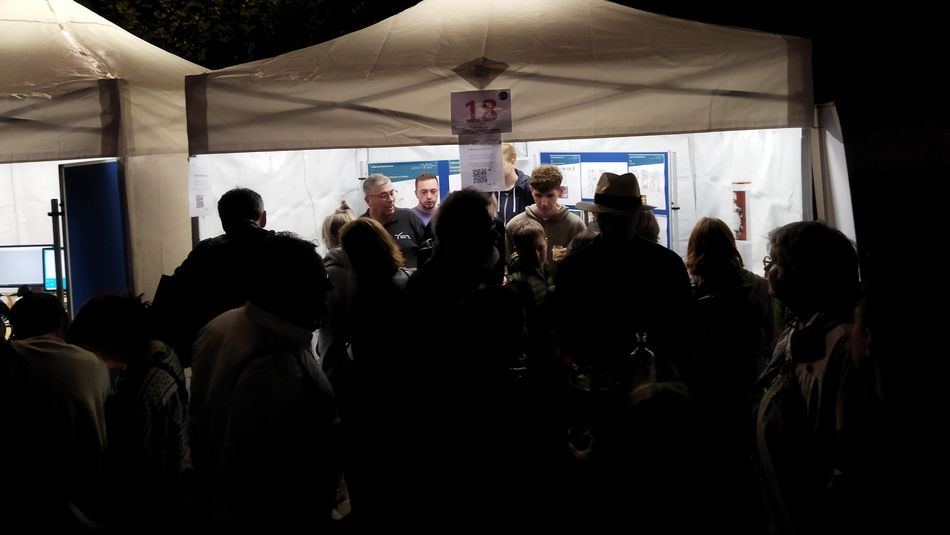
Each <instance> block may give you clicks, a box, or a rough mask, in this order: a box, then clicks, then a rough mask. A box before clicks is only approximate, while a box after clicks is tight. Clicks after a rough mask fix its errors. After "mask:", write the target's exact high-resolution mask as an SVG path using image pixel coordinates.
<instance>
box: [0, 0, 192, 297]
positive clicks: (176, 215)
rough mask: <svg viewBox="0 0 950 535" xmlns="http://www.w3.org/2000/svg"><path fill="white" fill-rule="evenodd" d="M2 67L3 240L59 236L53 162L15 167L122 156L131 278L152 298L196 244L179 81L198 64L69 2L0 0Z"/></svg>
mask: <svg viewBox="0 0 950 535" xmlns="http://www.w3.org/2000/svg"><path fill="white" fill-rule="evenodd" d="M0 64H2V65H3V69H2V76H0V191H2V192H3V193H2V194H0V222H2V224H0V229H3V230H2V234H0V238H2V241H3V242H4V243H10V244H15V243H18V242H19V243H26V242H33V243H36V242H38V241H39V242H41V243H49V242H51V241H52V240H51V236H50V235H48V234H46V235H44V232H46V233H50V232H51V231H50V230H49V228H50V225H49V222H48V218H47V217H46V211H48V209H49V204H48V202H49V199H50V198H54V197H58V196H59V194H58V193H59V192H58V184H57V177H58V175H57V174H56V173H57V172H56V164H55V163H49V164H40V163H33V164H11V163H12V162H41V161H57V160H66V159H78V158H97V157H119V158H120V161H121V162H122V166H123V169H124V174H125V180H126V188H127V200H128V212H129V220H130V221H129V225H130V227H131V228H130V231H131V241H132V243H131V245H132V264H133V278H134V279H133V280H134V281H135V283H136V287H137V290H138V291H143V292H146V293H149V294H150V293H151V292H152V291H153V290H154V287H155V285H156V284H158V280H159V276H160V275H161V273H162V272H163V271H168V270H171V269H173V268H174V267H175V266H176V265H177V264H178V263H179V262H180V261H181V259H182V258H184V256H185V255H186V254H187V252H188V250H189V249H190V246H191V240H190V233H189V227H188V224H187V221H188V212H187V195H186V193H187V176H188V175H187V172H188V171H187V170H188V167H187V150H186V149H187V141H186V130H185V102H184V77H185V75H188V74H194V73H198V72H201V71H202V70H203V69H202V68H201V67H200V66H198V65H195V64H193V63H190V62H188V61H185V60H183V59H181V58H179V57H177V56H175V55H173V54H169V53H167V52H165V51H163V50H161V49H159V48H157V47H155V46H152V45H150V44H149V43H147V42H145V41H143V40H141V39H139V38H137V37H135V36H134V35H132V34H130V33H128V32H126V31H124V30H122V29H121V28H119V27H118V26H116V25H114V24H112V23H111V22H109V21H107V20H106V19H104V18H102V17H100V16H98V15H96V14H95V13H93V12H91V11H89V10H88V9H86V8H84V7H82V6H80V5H79V4H77V3H75V2H72V1H71V0H46V1H43V2H39V1H23V0H0ZM50 173H51V175H50ZM38 182H42V183H43V184H44V186H39V187H38V186H37V183H38ZM47 184H49V186H46V185H47ZM45 188H49V189H45ZM7 192H10V194H9V195H8V194H7ZM37 196H41V197H44V196H45V199H40V201H42V202H40V203H39V204H38V203H37V199H36V198H34V197H37ZM36 206H41V207H42V208H41V209H40V210H41V211H40V212H36ZM34 212H36V213H34ZM44 226H45V229H46V230H45V231H42V230H39V229H42V228H44ZM20 240H26V241H20Z"/></svg>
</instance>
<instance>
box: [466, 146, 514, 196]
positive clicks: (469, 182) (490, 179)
mask: <svg viewBox="0 0 950 535" xmlns="http://www.w3.org/2000/svg"><path fill="white" fill-rule="evenodd" d="M459 168H460V169H461V174H462V180H461V185H462V187H463V188H467V187H472V188H475V189H477V190H479V191H496V190H498V189H500V188H501V186H502V184H504V182H505V177H504V170H503V168H502V157H501V134H460V135H459Z"/></svg>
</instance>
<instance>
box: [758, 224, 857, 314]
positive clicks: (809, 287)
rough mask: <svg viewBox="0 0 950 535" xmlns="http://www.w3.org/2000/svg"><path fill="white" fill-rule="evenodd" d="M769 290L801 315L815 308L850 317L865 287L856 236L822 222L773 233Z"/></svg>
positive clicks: (767, 265)
mask: <svg viewBox="0 0 950 535" xmlns="http://www.w3.org/2000/svg"><path fill="white" fill-rule="evenodd" d="M765 265H766V270H765V278H766V279H767V280H768V281H769V290H770V292H771V293H772V295H773V296H774V297H775V298H776V299H778V300H779V301H781V302H783V303H785V305H786V306H788V307H789V308H790V309H791V310H792V312H793V313H795V315H796V316H797V317H798V319H800V320H806V319H808V317H809V316H810V315H811V314H814V313H815V312H826V313H830V314H832V315H834V316H838V317H850V315H851V314H852V313H853V311H854V306H855V303H856V301H857V297H858V292H859V282H858V255H857V253H856V252H855V250H854V246H853V245H852V243H851V241H850V240H849V239H848V238H847V237H846V236H845V235H844V234H842V233H841V231H840V230H836V229H833V228H831V227H829V226H827V225H825V224H824V223H822V222H820V221H802V222H798V223H790V224H788V225H785V226H783V227H779V228H777V229H775V230H773V231H772V232H770V233H769V257H767V258H766V261H765Z"/></svg>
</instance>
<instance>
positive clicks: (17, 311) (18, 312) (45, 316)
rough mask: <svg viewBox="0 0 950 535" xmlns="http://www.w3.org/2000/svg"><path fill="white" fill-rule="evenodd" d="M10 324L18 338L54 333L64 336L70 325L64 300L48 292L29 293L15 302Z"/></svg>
mask: <svg viewBox="0 0 950 535" xmlns="http://www.w3.org/2000/svg"><path fill="white" fill-rule="evenodd" d="M10 326H11V327H12V328H13V336H14V337H15V338H16V339H17V340H26V339H27V338H33V337H34V336H43V335H53V336H56V337H58V338H62V337H63V334H64V333H65V332H66V328H67V327H68V326H69V315H68V314H66V309H65V308H63V302H62V301H61V300H60V299H59V298H57V297H56V296H54V295H50V294H47V293H28V294H26V295H25V296H23V297H21V298H20V299H19V300H17V302H16V303H13V307H12V308H11V309H10Z"/></svg>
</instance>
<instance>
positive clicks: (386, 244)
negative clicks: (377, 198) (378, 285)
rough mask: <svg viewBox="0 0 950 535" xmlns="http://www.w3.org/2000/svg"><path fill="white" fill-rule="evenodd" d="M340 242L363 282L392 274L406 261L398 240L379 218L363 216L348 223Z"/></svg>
mask: <svg viewBox="0 0 950 535" xmlns="http://www.w3.org/2000/svg"><path fill="white" fill-rule="evenodd" d="M340 242H341V243H342V245H343V251H344V252H345V253H346V256H347V258H349V260H350V266H352V268H353V272H354V273H356V276H357V277H358V278H359V279H360V280H361V281H363V282H366V281H369V280H374V279H375V280H379V279H384V278H389V277H392V276H393V275H394V274H395V273H396V270H397V269H399V268H400V267H402V266H403V265H404V264H405V258H404V257H403V254H402V251H401V250H400V249H399V246H398V245H396V241H395V240H394V239H393V237H392V235H391V234H390V233H389V232H386V229H385V228H383V226H382V225H381V224H380V223H379V222H378V221H376V220H375V219H371V218H368V217H361V218H359V219H356V220H354V221H351V222H349V223H347V224H346V225H344V226H343V228H342V229H341V231H340Z"/></svg>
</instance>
